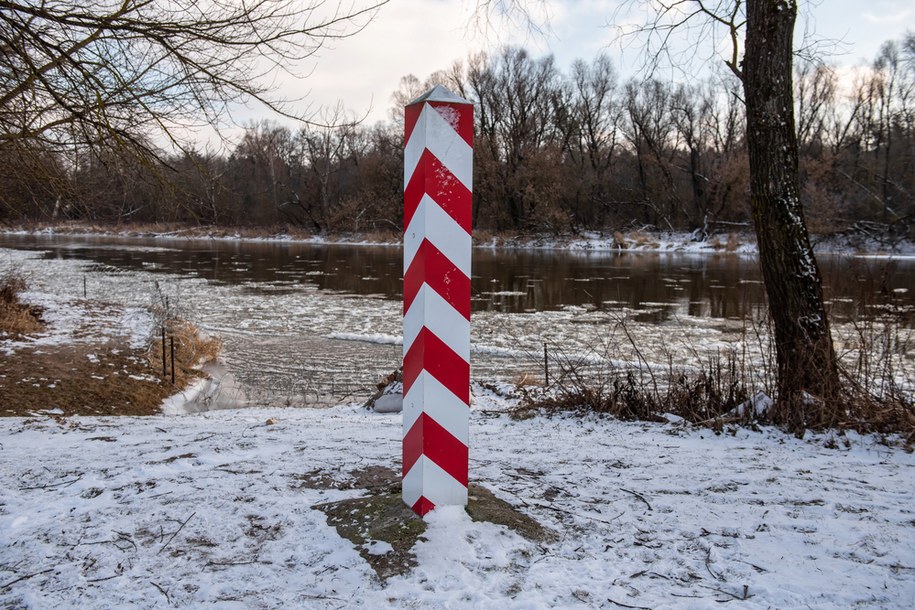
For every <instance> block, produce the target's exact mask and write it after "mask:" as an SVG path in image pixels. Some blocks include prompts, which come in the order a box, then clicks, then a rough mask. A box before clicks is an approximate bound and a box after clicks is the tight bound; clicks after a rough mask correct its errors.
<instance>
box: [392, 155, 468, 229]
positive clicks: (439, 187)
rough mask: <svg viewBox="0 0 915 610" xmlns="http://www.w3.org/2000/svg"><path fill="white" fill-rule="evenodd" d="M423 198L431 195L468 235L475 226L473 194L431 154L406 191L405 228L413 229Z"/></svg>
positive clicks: (416, 172)
mask: <svg viewBox="0 0 915 610" xmlns="http://www.w3.org/2000/svg"><path fill="white" fill-rule="evenodd" d="M423 195H429V197H431V198H432V200H433V201H435V203H437V204H438V205H439V207H440V208H442V209H443V210H444V211H445V212H446V213H447V214H448V215H449V216H451V217H452V218H453V219H454V221H455V222H456V223H458V224H459V225H461V228H463V229H464V230H465V231H467V233H470V232H471V230H472V224H473V193H471V192H470V190H469V189H468V188H467V187H466V186H464V184H463V183H462V182H461V181H460V180H458V179H457V178H456V177H455V176H454V174H452V173H451V170H449V169H448V168H447V167H446V166H445V165H444V164H443V163H442V162H441V161H439V160H438V157H436V156H435V155H433V154H432V153H431V152H429V150H428V149H427V150H426V151H424V152H423V154H422V156H421V157H420V158H419V163H417V164H416V169H415V170H414V171H413V175H412V176H410V181H409V182H408V183H407V187H406V188H405V189H404V194H403V201H404V211H403V224H404V229H405V230H406V227H409V226H410V221H411V220H413V214H415V213H416V208H417V207H418V206H419V202H420V201H422V199H423Z"/></svg>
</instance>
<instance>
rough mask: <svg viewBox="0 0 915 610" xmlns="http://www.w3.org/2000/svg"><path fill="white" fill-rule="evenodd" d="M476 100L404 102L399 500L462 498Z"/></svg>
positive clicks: (421, 509) (449, 96)
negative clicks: (401, 445) (401, 395)
mask: <svg viewBox="0 0 915 610" xmlns="http://www.w3.org/2000/svg"><path fill="white" fill-rule="evenodd" d="M472 191H473V104H471V103H470V102H468V101H467V100H465V99H463V98H461V97H458V96H457V95H455V94H453V93H451V92H450V91H448V90H447V89H445V88H444V87H442V86H436V87H434V88H432V89H431V90H429V91H427V92H426V93H425V94H423V95H422V96H420V97H418V98H417V99H415V100H413V101H412V102H410V103H409V104H407V106H406V108H405V109H404V319H403V353H404V356H403V385H404V406H403V500H404V502H405V503H406V504H407V505H408V506H409V507H410V508H412V509H413V510H414V511H415V512H416V513H417V514H419V515H425V514H426V513H427V512H429V511H430V510H432V509H433V508H435V507H436V506H446V505H452V506H453V505H458V506H466V505H467V469H468V436H469V428H470V255H471V219H472V203H473V202H472Z"/></svg>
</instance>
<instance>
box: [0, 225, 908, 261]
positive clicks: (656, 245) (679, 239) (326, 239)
mask: <svg viewBox="0 0 915 610" xmlns="http://www.w3.org/2000/svg"><path fill="white" fill-rule="evenodd" d="M257 231H258V229H251V230H250V231H244V232H242V231H237V232H231V231H227V230H223V229H219V228H218V227H213V228H211V229H210V230H206V229H205V228H201V227H190V228H187V229H176V230H171V231H135V230H134V231H132V230H120V231H118V230H109V229H107V228H103V227H93V228H91V229H90V228H85V229H80V228H79V227H76V228H70V227H60V228H55V227H44V228H41V229H34V230H26V229H0V232H3V233H8V234H10V235H56V234H60V235H66V236H72V237H98V236H100V235H110V236H117V237H143V238H152V239H161V240H166V241H167V240H181V241H194V240H204V241H209V240H213V241H245V242H262V243H303V244H315V245H357V246H382V247H399V246H401V245H402V244H401V239H400V237H399V235H398V234H396V233H393V234H390V235H387V236H384V237H380V236H379V234H371V235H362V234H346V233H342V234H315V235H307V234H301V235H300V234H289V233H274V234H264V235H257V234H256V233H257ZM485 235H486V237H484V238H482V239H480V238H475V241H474V247H475V248H490V249H496V250H513V249H533V250H568V251H573V252H574V251H593V252H602V251H624V250H625V251H635V252H678V253H705V254H718V253H722V254H744V255H755V254H756V253H757V247H756V237H755V235H754V234H753V232H752V230H751V229H749V228H747V229H743V230H741V231H735V232H719V233H715V234H711V235H708V236H705V237H702V236H699V235H698V233H697V232H696V231H692V232H690V231H650V230H646V231H625V232H621V231H583V232H581V233H579V234H576V235H564V236H555V235H546V234H544V235H536V234H535V235H520V236H512V235H498V236H493V237H489V236H488V234H485ZM811 241H812V242H813V243H814V249H815V250H816V251H817V252H818V253H832V254H849V255H866V256H881V257H890V258H895V257H906V258H908V257H915V242H912V241H909V240H901V241H899V242H898V243H897V244H896V245H895V246H887V245H886V244H885V243H882V242H879V241H877V240H875V239H872V238H866V237H863V236H856V235H835V236H816V235H814V236H811Z"/></svg>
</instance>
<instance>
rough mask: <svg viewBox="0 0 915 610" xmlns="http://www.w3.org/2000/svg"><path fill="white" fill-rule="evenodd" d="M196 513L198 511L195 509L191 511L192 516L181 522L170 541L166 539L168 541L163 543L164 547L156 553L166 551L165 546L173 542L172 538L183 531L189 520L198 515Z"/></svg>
mask: <svg viewBox="0 0 915 610" xmlns="http://www.w3.org/2000/svg"><path fill="white" fill-rule="evenodd" d="M196 514H197V511H194V512H193V513H191V516H190V517H188V518H187V519H185V520H184V523H182V524H181V527H179V528H178V529H177V530H175V533H174V534H172V537H171V538H169V539H168V541H166V543H165V544H163V545H162V548H161V549H159V552H158V553H156V555H158V554H159V553H161V552H162V551H164V550H165V548H166V547H167V546H168V545H170V544H171V543H172V540H174V539H175V536H177V535H178V534H179V533H180V532H181V530H183V529H184V526H185V525H187V522H188V521H190V520H191V519H193V518H194V515H196Z"/></svg>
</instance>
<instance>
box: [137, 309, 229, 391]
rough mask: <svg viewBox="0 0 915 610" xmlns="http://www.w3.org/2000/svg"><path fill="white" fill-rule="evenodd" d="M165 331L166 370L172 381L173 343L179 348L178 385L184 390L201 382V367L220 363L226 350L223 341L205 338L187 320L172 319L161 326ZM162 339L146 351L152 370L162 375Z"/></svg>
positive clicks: (175, 359)
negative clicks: (220, 353)
mask: <svg viewBox="0 0 915 610" xmlns="http://www.w3.org/2000/svg"><path fill="white" fill-rule="evenodd" d="M161 327H162V328H164V329H165V370H166V371H167V374H166V377H168V379H169V380H171V371H172V353H171V352H172V350H171V347H172V343H174V346H175V356H174V369H175V385H176V386H179V387H184V386H186V385H187V384H188V383H190V382H191V381H194V380H196V379H199V378H200V365H202V364H205V363H207V362H212V361H215V360H216V357H217V356H218V355H219V352H220V350H221V349H222V341H220V340H219V339H218V338H216V337H208V336H205V335H203V334H202V333H201V332H200V329H198V328H197V327H196V326H194V325H193V324H192V323H190V322H188V321H187V320H182V319H179V318H171V319H168V320H165V321H164V323H163V324H162V325H161ZM162 353H163V352H162V335H161V333H160V334H158V335H156V336H154V337H153V338H152V340H151V341H150V345H149V349H147V351H146V360H147V362H148V365H149V368H150V369H151V370H152V371H155V372H156V373H157V374H158V375H162V371H163V366H162Z"/></svg>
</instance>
